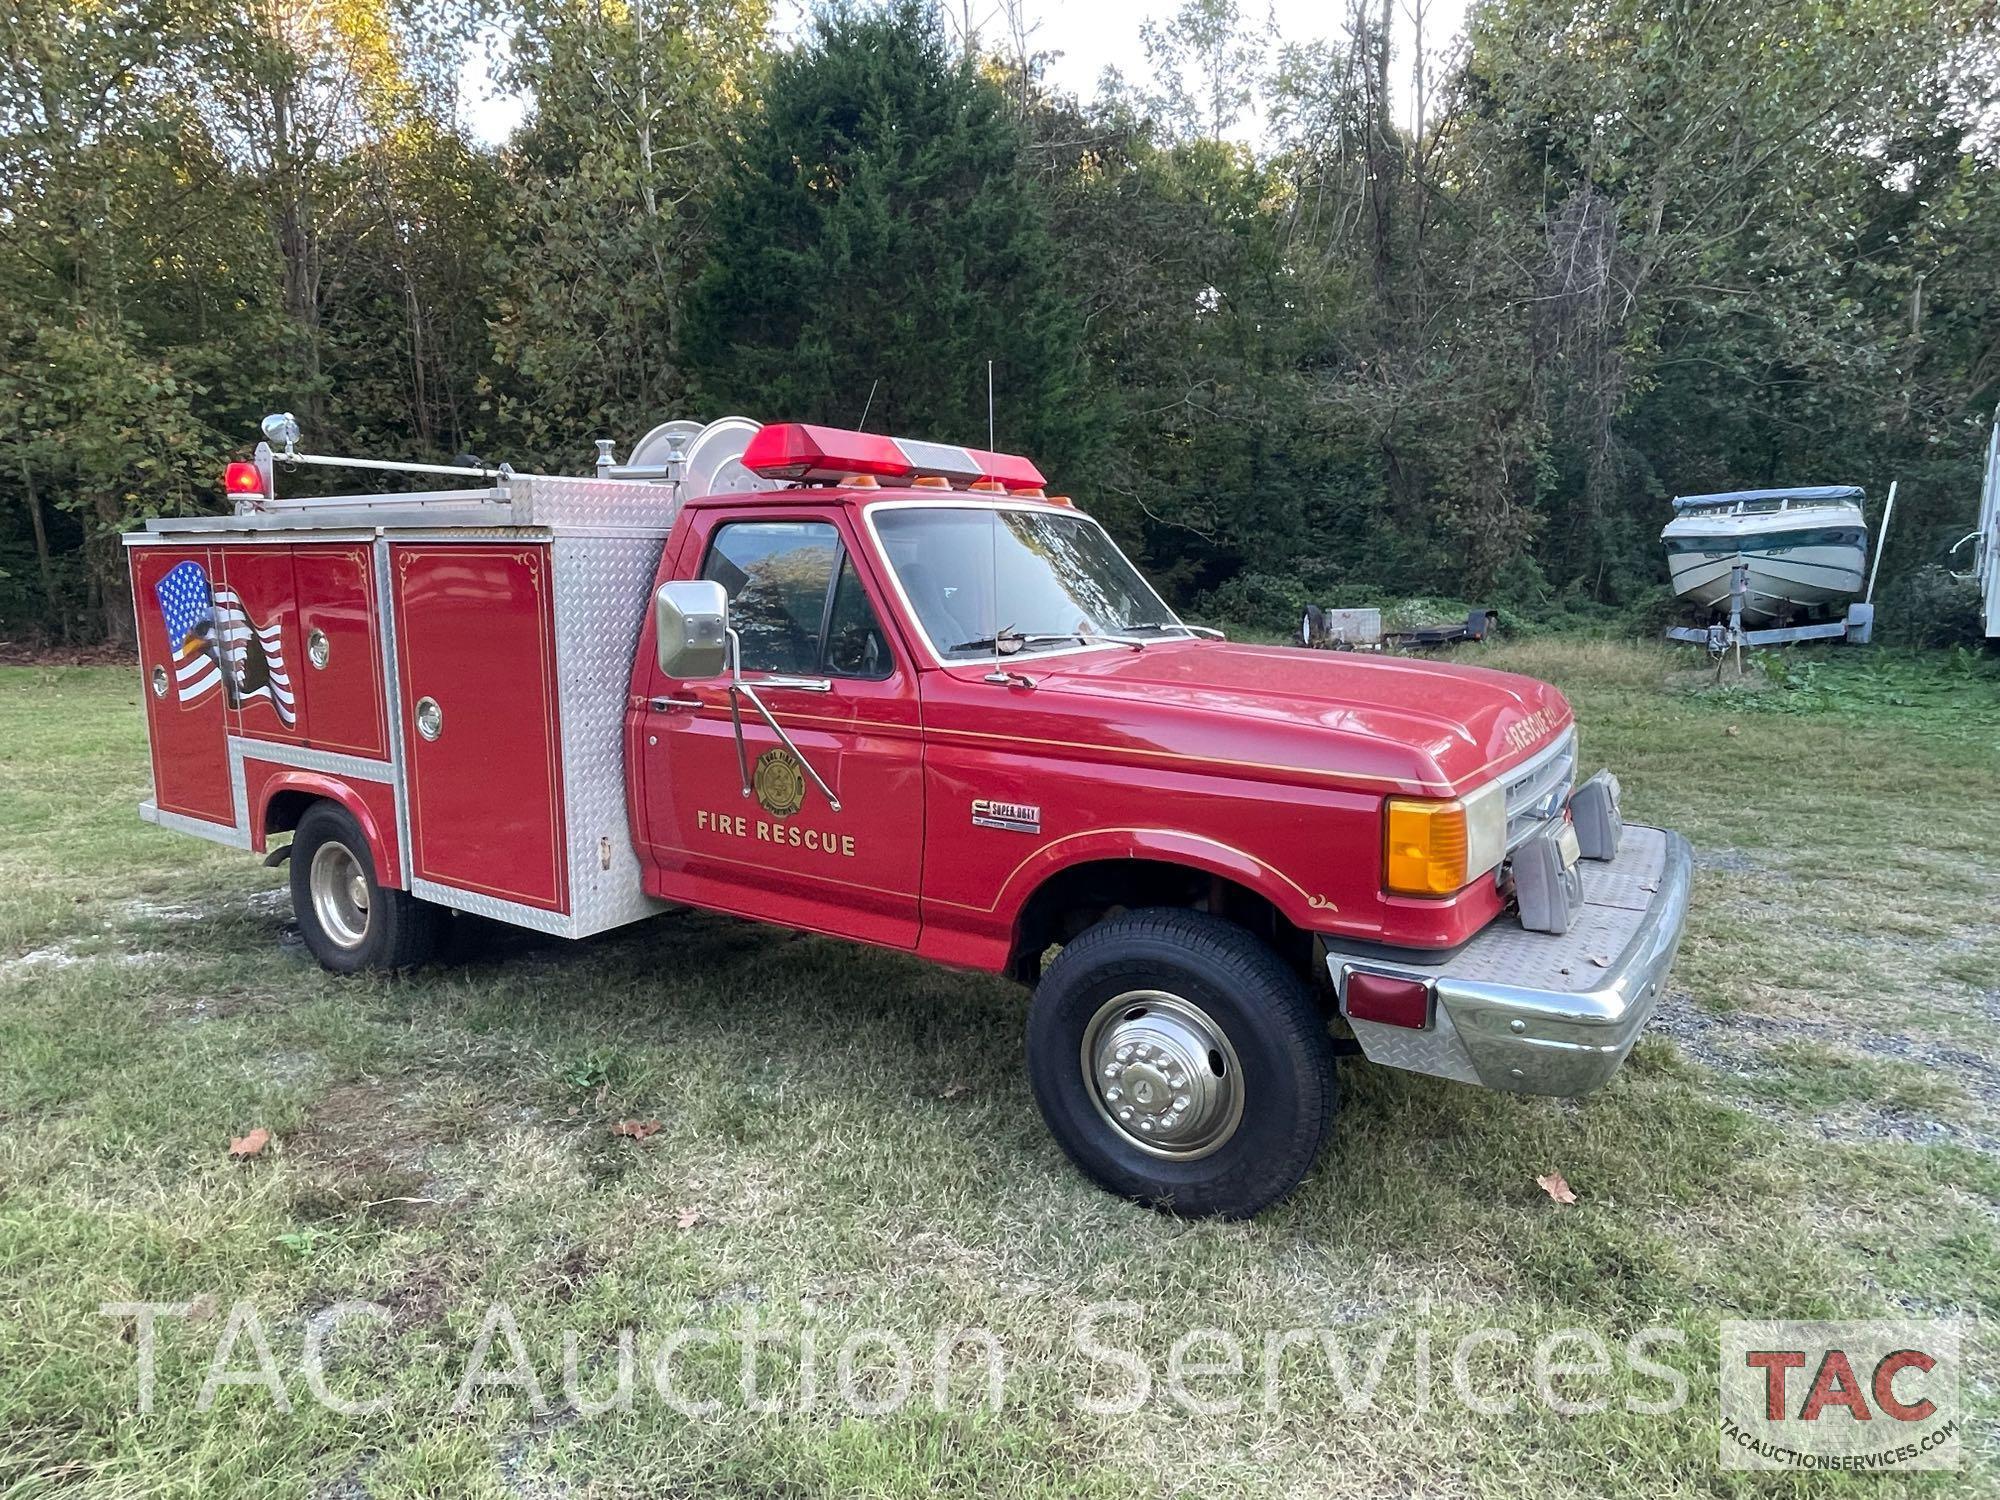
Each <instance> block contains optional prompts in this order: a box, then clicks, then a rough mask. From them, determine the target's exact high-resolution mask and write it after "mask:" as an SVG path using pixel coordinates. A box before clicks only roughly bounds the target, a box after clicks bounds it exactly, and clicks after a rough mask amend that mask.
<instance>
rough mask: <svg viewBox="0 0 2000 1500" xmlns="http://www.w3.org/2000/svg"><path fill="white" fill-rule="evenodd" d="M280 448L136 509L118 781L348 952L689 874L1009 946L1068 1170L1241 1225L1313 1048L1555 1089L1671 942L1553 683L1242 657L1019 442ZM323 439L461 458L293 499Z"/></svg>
mask: <svg viewBox="0 0 2000 1500" xmlns="http://www.w3.org/2000/svg"><path fill="white" fill-rule="evenodd" d="M265 432H266V436H267V438H268V439H269V441H267V442H266V443H264V444H262V445H260V446H259V448H258V450H257V457H256V460H255V462H252V463H241V464H233V465H231V466H230V469H229V473H228V475H227V476H226V481H225V483H226V488H227V490H228V492H229V494H230V495H231V496H232V497H233V498H234V500H235V502H236V503H235V510H234V513H233V514H230V515H221V516H208V517H198V518H193V519H164V520H158V521H153V522H149V523H148V524H147V527H146V529H145V530H144V531H143V532H138V533H135V534H133V535H130V536H128V537H127V538H126V539H125V540H126V542H127V544H128V546H129V548H130V561H131V569H132V587H133V593H134V596H135V597H136V599H137V601H138V625H139V640H140V643H141V652H142V662H141V670H142V673H143V675H144V682H145V692H144V699H145V703H146V711H147V722H148V726H149V729H150V732H151V742H152V772H153V795H152V796H151V797H150V798H149V799H148V800H147V801H146V802H144V803H143V804H142V805H141V807H140V813H141V816H143V817H144V818H146V819H148V820H149V821H151V822H154V823H157V824H159V825H160V826H162V827H166V828H173V829H177V830H179V831H181V832H184V833H192V834H197V835H199V836H201V837H204V838H209V839H215V840H218V841H220V842H222V843H225V844H231V845H235V846H237V847H240V848H245V849H249V850H252V851H255V852H260V853H261V852H266V851H268V853H267V859H266V862H267V863H273V864H275V863H277V862H278V861H280V860H284V859H289V861H290V876H291V889H292V899H293V903H294V906H295V909H296V911H297V915H298V922H299V926H300V928H301V930H302V932H303V933H304V936H305V941H306V943H307V945H308V946H309V947H310V949H311V950H312V952H313V954H314V955H315V956H316V957H317V958H318V959H319V961H320V962H321V963H323V964H324V965H326V966H327V967H328V968H330V969H333V970H336V971H340V972H351V971H355V970H359V969H364V968H380V967H391V968H393V967H400V966H405V965H409V964H414V963H416V962H418V961H419V960H421V959H422V958H423V957H424V956H425V954H426V952H427V950H428V948H429V945H430V943H431V941H432V939H433V937H434V935H435V934H436V932H437V931H438V928H439V924H440V921H441V920H442V919H444V918H445V917H446V916H447V915H448V914H449V913H451V912H469V913H475V914H477V915H479V916H482V917H487V918H497V919H499V920H501V921H505V922H512V923H518V924H520V925H522V926H525V927H530V928H534V929H536V930H538V931H541V932H546V933H555V934H560V935H562V936H565V937H572V938H581V937H586V936H589V935H590V934H592V933H597V932H602V931H604V930H606V929H607V928H611V927H616V926H619V925H621V924H623V923H627V922H634V921H638V920H640V919H641V918H644V917H648V916H651V915H653V914H654V913H657V912H661V911H664V910H667V909H669V908H671V907H677V906H693V907H703V908H707V909H709V910H711V911H717V912H726V913H730V914H733V915H736V916H740V917H747V918H751V919H754V920H757V921H762V922H768V923H773V924H777V925H779V926H782V927H786V928H793V929H802V930H806V931H811V932H816V933H824V934H828V935H830V936H834V937H840V938H847V939H852V940H855V941H858V942H865V943H874V944H879V945H881V946H883V947H888V948H900V949H904V950H907V951H910V952H913V953H917V954H921V955H924V956H926V957H929V958H932V959H935V960H937V961H938V962H940V963H945V964H951V965H957V966H962V967H965V968H971V969H981V970H987V971H990V972H996V973H1004V974H1007V975H1011V976H1013V977H1015V978H1016V979H1019V980H1021V981H1022V982H1024V983H1027V984H1031V985H1033V986H1034V996H1033V1001H1032V1004H1031V1005H1030V1007H1029V1013H1028V1021H1027V1062H1028V1071H1029V1076H1030V1079H1031V1082H1032V1085H1033V1088H1034V1092H1035V1096H1036V1098H1037V1100H1038V1102H1039V1104H1040V1106H1041V1109H1042V1111H1043V1114H1044V1116H1045V1117H1046V1119H1047V1121H1048V1123H1049V1125H1050V1127H1051V1129H1052V1130H1053V1132H1054V1134H1055V1135H1056V1137H1057V1138H1058V1140H1059V1141H1060V1142H1061V1144H1062V1145H1063V1147H1064V1148H1065V1149H1066V1150H1067V1151H1068V1153H1069V1154H1070V1155H1071V1156H1072V1157H1073V1158H1074V1159H1075V1161H1076V1162H1077V1164H1078V1165H1079V1166H1080V1167H1081V1168H1082V1169H1083V1170H1084V1171H1085V1172H1087V1173H1088V1174H1089V1175H1090V1176H1092V1177H1093V1178H1095V1179H1096V1180H1097V1181H1098V1182H1100V1183H1102V1184H1103V1185H1104V1186H1106V1187H1107V1188H1110V1189H1111V1190H1113V1191H1115V1192H1118V1193H1123V1194H1127V1195H1129V1196H1131V1197H1133V1198H1136V1199H1139V1200H1141V1201H1144V1202H1147V1203H1151V1204H1154V1205H1156V1206H1162V1207H1167V1208H1170V1209H1172V1210H1174V1211H1176V1212H1180V1213H1185V1214H1223V1215H1247V1214H1250V1213H1254V1212H1256V1211H1257V1210H1258V1209H1260V1208H1262V1207H1263V1206H1265V1205H1266V1204H1269V1203H1271V1202H1272V1201H1274V1200H1275V1199H1277V1198H1279V1197H1281V1196H1282V1195H1283V1194H1285V1193H1286V1192H1288V1191H1289V1190H1290V1189H1291V1188H1292V1187H1293V1186H1295V1185H1296V1184H1297V1183H1298V1181H1299V1180H1300V1178H1301V1177H1302V1176H1303V1175H1304V1174H1305V1172H1306V1171H1307V1169H1308V1167H1309V1166H1310V1165H1311V1163H1312V1161H1313V1158H1314V1156H1315V1154H1316V1153H1317V1152H1318V1150H1319V1148H1320V1145H1321V1142H1322V1140H1323V1139H1324V1137H1325V1135H1326V1132H1327V1129H1328V1125H1329V1121H1330V1119H1331V1116H1332V1113H1333V1108H1334V1066H1333V1064H1334V1058H1335V1056H1336V1054H1337V1053H1340V1052H1358V1053H1359V1054H1360V1055H1361V1056H1363V1057H1365V1058H1367V1059H1369V1060H1371V1061H1373V1062H1377V1063H1385V1064H1388V1065H1390V1066H1393V1067H1399V1068H1406V1069H1412V1070H1415V1071H1417V1072H1421V1073H1428V1074H1433V1075H1436V1076H1439V1077H1444V1078H1450V1079H1456V1080H1459V1081H1462V1082H1465V1083H1473V1084H1482V1085H1484V1086H1486V1087H1489V1088H1497V1089H1509V1090H1515V1091H1521V1092H1529V1093H1543V1094H1558V1095H1573V1094H1579V1093H1582V1092H1584V1091H1586V1090H1589V1089H1591V1088H1594V1087H1596V1086H1597V1085H1598V1084H1600V1083H1602V1082H1603V1081H1604V1080H1605V1079H1606V1078H1607V1077H1609V1076H1610V1074H1611V1073H1612V1072H1613V1071H1615V1070H1616V1069H1617V1067H1618V1065H1619V1064H1620V1062H1621V1061H1623V1059H1624V1057H1625V1055H1626V1054H1627V1053H1628V1052H1629V1051H1630V1049H1631V1047H1632V1045H1633V1043H1634V1041H1635V1039H1636V1038H1637V1035H1638V1033H1639V1031H1640V1029H1641V1027H1642V1026H1643V1025H1644V1023H1645V1020H1646V1017H1647V1014H1648V1013H1649V1011H1650V1010H1651V1008H1652V1006H1653V1003H1654V1000H1655V998H1656V996H1657V995H1658V992H1659V989H1660V986H1661V984H1662V983H1663V981H1664V978H1665V975H1666V972H1667V969H1668V966H1669V965H1670V964H1671V962H1672V960H1673V956H1674V952H1675V949H1676V947H1677V945H1678V943H1679V940H1680V934H1681V928H1682V923H1683V919H1684V916H1685V913H1686V908H1687V901H1688V888H1689V866H1690V861H1689V854H1688V848H1687V845H1686V843H1685V842H1684V841H1683V840H1682V839H1681V838H1679V837H1678V836H1677V835H1675V834H1672V833H1668V832H1665V831H1662V830H1659V829H1652V828H1642V827H1638V826H1636V825H1634V826H1629V827H1628V826H1624V825H1623V823H1622V820H1621V817H1620V814H1619V808H1618V786H1617V783H1616V781H1615V780H1614V779H1613V778H1612V777H1611V776H1610V775H1609V774H1608V773H1602V772H1600V773H1599V774H1598V775H1596V776H1594V777H1591V778H1590V779H1588V780H1587V781H1585V782H1583V783H1582V784H1581V785H1578V784H1577V779H1576V776H1575V771H1576V760H1577V750H1576V731H1575V726H1574V723H1573V721H1572V716H1571V713H1570V708H1569V705H1568V704H1567V703H1566V702H1565V701H1564V699H1563V698H1562V696H1561V695H1560V694H1559V693H1557V692H1556V691H1555V690H1554V689H1553V688H1550V687H1548V686H1546V685H1544V684H1542V683H1540V682H1536V681H1532V680H1529V679H1526V678H1522V677H1516V676H1510V675H1507V674H1503V673H1498V672H1492V671H1487V670H1482V669H1478V668H1471V667H1460V666H1451V665H1442V664H1436V663H1431V662H1423V661H1413V660H1400V659H1393V658H1385V657H1370V656H1363V655H1357V654H1349V653H1335V652H1318V651H1306V650H1299V649H1295V648H1286V647H1274V646H1261V645H1243V644H1233V643H1229V642H1225V641H1223V640H1221V639H1219V638H1217V637H1216V634H1215V632H1212V631H1207V630H1203V629H1201V628H1199V627H1195V626H1190V625H1186V624H1184V623H1182V622H1181V620H1180V619H1179V618H1177V617H1176V616H1175V614H1174V612H1173V611H1172V610H1171V609H1169V608H1168V607H1167V605H1166V604H1165V603H1164V602H1162V600H1161V598H1160V596H1159V595H1158V594H1157V593H1155V592H1154V590H1153V589H1152V588H1151V587H1150V586H1149V585H1148V584H1147V583H1146V581H1145V580H1144V578H1143V577H1142V576H1141V575H1140V574H1139V572H1138V571H1137V570H1136V569H1135V568H1134V567H1133V566H1132V564H1131V563H1130V562H1129V561H1127V559H1126V558H1125V556H1124V555H1123V554H1122V553H1121V552H1120V551H1119V549H1118V548H1117V547H1116V545H1114V544H1113V542H1112V541H1111V539H1110V537H1109V536H1108V535H1107V534H1106V533H1105V531H1104V530H1103V529H1102V528H1101V527H1100V526H1099V525H1098V524H1097V523H1096V522H1094V521H1092V520H1091V519H1090V518H1089V517H1088V516H1086V515H1085V514H1084V513H1083V512H1082V511H1080V510H1078V509H1077V508H1076V507H1075V506H1074V505H1073V504H1071V502H1070V501H1069V500H1067V499H1065V498H1061V497H1057V496H1051V495H1048V494H1046V493H1045V491H1044V488H1043V479H1042V476H1041V474H1040V473H1039V472H1037V470H1036V469H1035V466H1034V465H1033V464H1032V463H1030V462H1028V461H1027V460H1025V459H1022V458H1019V457H1014V456H1010V455H1006V454H999V453H991V452H982V451H980V450H977V449H968V448H961V447H954V446H948V445H943V444H937V443H927V442H916V441H910V440H900V439H895V438H890V437H885V436H881V435H878V434H874V433H866V432H849V431H836V430H832V429H827V428H822V427H813V426H805V425H800V424H780V425H771V426H764V427H759V426H758V425H757V424H756V423H754V422H750V421H747V420H744V419H741V418H727V419H724V420H722V421H719V422H714V423H710V424H708V425H707V426H700V425H697V424H694V423H687V422H679V423H668V424H666V425H664V426H663V427H660V428H658V429H656V430H655V431H654V432H652V433H650V434H648V435H647V437H646V438H645V439H644V440H643V441H642V442H641V443H640V444H639V445H638V446H637V447H636V448H635V449H634V450H633V452H632V454H631V455H630V456H629V457H628V460H627V461H626V462H625V463H623V464H619V463H617V462H615V461H614V458H613V454H612V450H611V445H610V444H609V443H600V444H599V445H598V447H599V457H598V463H597V470H596V473H595V474H594V475H592V476H590V477H561V476H548V475H538V474H518V473H514V472H513V471H511V470H510V469H507V468H487V467H484V466H482V465H477V464H468V465H398V464H390V463H384V462H381V461H368V460H340V459H332V458H325V457H321V456H317V455H311V454H302V453H299V452H298V451H297V446H296V444H297V425H296V423H294V422H292V421H291V420H290V419H289V418H288V417H273V418H271V419H270V420H268V421H267V422H266V424H265ZM274 444H275V445H276V447H275V448H274V446H273V445H274ZM335 464H347V465H352V466H356V467H360V468H364V469H399V470H404V471H409V472H415V473H418V474H424V475H434V476H437V477H438V478H440V479H444V480H447V481H449V483H450V484H451V487H450V488H443V489H431V490H410V489H405V490H402V491H399V492H396V493H370V494H355V495H343V496H331V497H326V496H321V497H314V498H304V497H294V496H281V495H279V493H278V492H277V486H276V484H275V482H274V481H275V478H276V476H277V474H278V473H279V472H280V471H281V470H285V469H287V467H288V466H290V465H335ZM419 482H431V481H419ZM406 483H407V481H406ZM286 835H289V841H288V842H286V841H284V836H286Z"/></svg>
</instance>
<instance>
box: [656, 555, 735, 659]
mask: <svg viewBox="0 0 2000 1500" xmlns="http://www.w3.org/2000/svg"><path fill="white" fill-rule="evenodd" d="M653 624H654V635H655V636H656V637H657V640H656V642H655V645H656V647H657V650H658V654H659V661H660V670H661V671H662V672H664V673H666V674H667V676H669V677H673V678H678V679H679V680H681V681H684V682H685V681H692V680H694V679H697V678H702V677H720V676H721V675H722V674H723V671H724V670H725V669H726V668H727V666H728V665H729V594H728V591H727V590H725V589H724V588H723V586H722V585H721V584H719V583H711V582H709V581H708V580H706V579H683V580H680V581H677V582H674V583H663V584H661V585H660V590H659V592H658V593H656V594H655V595H653Z"/></svg>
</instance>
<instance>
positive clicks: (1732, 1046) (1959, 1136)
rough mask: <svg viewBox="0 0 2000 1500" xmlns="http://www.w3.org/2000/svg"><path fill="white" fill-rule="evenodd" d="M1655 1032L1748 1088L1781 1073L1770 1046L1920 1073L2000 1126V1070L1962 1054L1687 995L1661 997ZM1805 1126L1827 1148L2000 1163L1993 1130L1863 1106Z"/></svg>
mask: <svg viewBox="0 0 2000 1500" xmlns="http://www.w3.org/2000/svg"><path fill="white" fill-rule="evenodd" d="M1650 1024H1651V1025H1652V1026H1654V1027H1657V1028H1658V1029H1659V1030H1660V1031H1663V1032H1665V1033H1666V1034H1667V1035H1668V1036H1670V1037H1672V1038H1673V1040H1674V1043H1675V1045H1676V1046H1678V1047H1679V1048H1680V1049H1681V1051H1682V1052H1683V1053H1684V1054H1686V1055H1687V1056H1688V1057H1690V1058H1692V1059H1693V1060H1694V1061H1696V1062H1698V1063H1700V1064H1701V1065H1702V1066H1703V1067H1705V1068H1709V1069H1712V1070H1713V1071H1715V1072H1717V1073H1722V1074H1726V1075H1728V1076H1730V1077H1733V1078H1737V1079H1742V1080H1744V1081H1746V1082H1752V1083H1754V1082H1755V1081H1757V1080H1758V1079H1760V1078H1764V1077H1768V1076H1769V1075H1770V1074H1771V1073H1772V1072H1773V1071H1774V1068H1775V1066H1776V1064H1775V1062H1774V1060H1773V1059H1772V1058H1771V1057H1770V1056H1769V1054H1768V1051H1767V1049H1768V1048H1770V1047H1771V1046H1773V1045H1782V1044H1784V1043H1787V1042H1795V1043H1806V1044H1810V1045H1813V1046H1819V1047H1825V1048H1829V1049H1832V1050H1835V1051H1838V1052H1845V1053H1849V1054H1852V1055H1854V1056H1857V1057H1861V1058H1870V1059H1874V1060H1877V1061H1881V1062H1891V1063H1902V1064H1906V1065H1908V1066H1910V1067H1914V1068H1921V1069H1923V1070H1924V1071H1925V1072H1927V1073H1931V1074H1934V1075H1936V1076H1938V1077H1940V1078H1942V1079H1944V1080H1945V1081H1947V1082H1949V1083H1950V1084H1952V1085H1953V1086H1954V1087H1956V1088H1957V1089H1959V1090H1960V1091H1961V1092H1962V1093H1964V1094H1965V1095H1966V1097H1967V1098H1969V1099H1970V1100H1972V1101H1973V1102H1974V1103H1975V1104H1976V1105H1977V1106H1978V1107H1979V1109H1980V1112H1981V1113H1982V1114H1983V1115H1985V1116H1986V1117H1987V1118H1988V1119H1989V1120H1990V1119H1994V1118H2000V1065H1996V1064H1995V1063H1994V1062H1993V1061H1992V1060H1991V1059H1989V1058H1985V1057H1982V1056H1980V1055H1979V1054H1978V1053H1975V1052H1968V1051H1966V1050H1965V1049H1964V1048H1962V1047H1953V1046H1950V1045H1947V1044H1944V1043H1940V1042H1927V1041H1919V1040H1916V1039H1914V1038H1911V1037H1907V1036H1899V1035H1895V1034H1893V1033H1889V1032H1881V1031H1872V1030H1869V1029H1867V1028H1865V1027H1859V1026H1854V1025H1852V1024H1850V1023H1847V1022H1844V1021H1828V1020H1804V1019H1800V1018H1798V1017H1794V1016H1770V1015H1762V1014H1758V1013H1756V1012H1753V1011H1740V1010H1738V1011H1708V1010H1703V1009H1702V1008H1701V1007H1700V1006H1698V1005H1696V1004H1695V1003H1694V999H1693V997H1692V996H1690V995H1689V994H1688V993H1687V992H1686V991H1684V990H1669V991H1668V992H1667V993H1666V994H1664V995H1662V996H1661V997H1660V1004H1659V1008H1658V1009H1657V1010H1656V1011H1655V1012H1654V1013H1653V1019H1652V1021H1651V1023H1650ZM1747 1107H1748V1108H1749V1109H1750V1110H1751V1112H1752V1113H1754V1114H1757V1115H1761V1116H1763V1117H1764V1118H1767V1119H1772V1120H1779V1121H1784V1122H1786V1123H1793V1124H1795V1123H1799V1115H1798V1113H1797V1112H1796V1111H1794V1110H1788V1109H1786V1108H1784V1107H1783V1106H1782V1105H1780V1104H1777V1103H1774V1102H1772V1101H1769V1100H1757V1101H1751V1102H1749V1103H1748V1105H1747ZM1804 1123H1806V1125H1807V1126H1808V1128H1810V1129H1811V1130H1812V1131H1813V1133H1814V1134H1815V1135H1818V1136H1820V1137H1822V1138H1823V1139H1827V1140H1842V1141H1857V1140H1874V1141H1883V1140H1891V1141H1903V1142H1909V1143H1912V1144H1917V1145H1945V1144H1952V1145H1961V1146H1967V1147H1970V1148H1971V1149H1973V1150H1976V1151H1983V1152H1986V1153H1988V1154H1989V1155H2000V1136H1996V1135H1995V1134H1993V1133H1991V1132H1990V1131H1988V1130H1984V1129H1980V1128H1978V1126H1976V1125H1972V1124H1965V1123H1960V1122H1957V1121H1952V1120H1942V1119H1939V1118H1937V1117H1936V1116H1934V1115H1928V1114H1921V1113H1918V1112H1916V1111H1912V1110H1908V1109H1901V1108H1897V1107H1895V1106H1893V1105H1890V1106H1879V1105H1872V1104H1866V1103H1860V1102H1856V1103H1853V1104H1851V1105H1846V1106H1843V1107H1842V1109H1841V1110H1840V1112H1839V1114H1838V1115H1822V1116H1818V1117H1815V1118H1812V1119H1810V1120H1807V1121H1805V1122H1804ZM1981 1123H1984V1122H1981Z"/></svg>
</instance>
